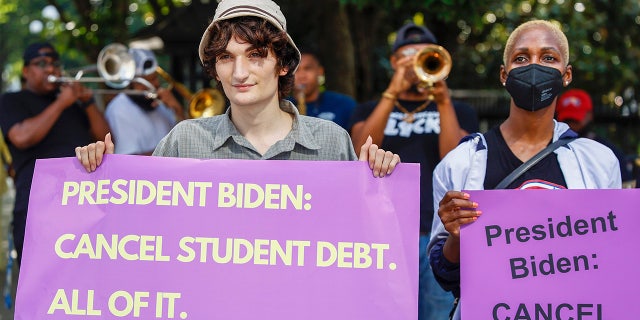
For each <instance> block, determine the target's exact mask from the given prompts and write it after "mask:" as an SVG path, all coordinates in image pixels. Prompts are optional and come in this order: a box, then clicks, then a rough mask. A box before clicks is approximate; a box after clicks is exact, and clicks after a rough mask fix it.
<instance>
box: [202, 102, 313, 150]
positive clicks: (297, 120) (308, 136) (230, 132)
mask: <svg viewBox="0 0 640 320" xmlns="http://www.w3.org/2000/svg"><path fill="white" fill-rule="evenodd" d="M280 109H281V110H282V111H284V112H287V113H290V114H292V115H293V128H292V129H291V132H289V134H288V135H287V137H286V138H285V139H284V142H285V144H286V148H287V149H289V150H293V148H294V146H295V144H296V143H297V144H299V145H301V146H303V147H305V148H307V149H310V150H318V149H320V144H319V143H318V142H317V141H316V139H315V138H314V136H313V134H312V133H311V131H310V130H309V128H308V127H307V126H306V125H301V124H304V123H305V122H304V120H302V119H303V118H302V117H301V116H300V114H299V113H298V108H296V107H295V106H294V105H293V103H292V102H291V101H289V100H286V99H282V100H280ZM220 117H221V119H220V121H221V124H220V126H219V127H218V129H217V130H216V132H215V135H214V137H213V141H214V142H213V148H214V150H216V149H218V148H220V147H221V146H222V145H223V144H224V143H225V142H226V141H227V140H228V139H229V138H232V137H234V136H241V134H240V132H238V129H237V128H236V126H235V125H234V124H233V122H231V108H227V111H225V113H224V114H222V115H220Z"/></svg>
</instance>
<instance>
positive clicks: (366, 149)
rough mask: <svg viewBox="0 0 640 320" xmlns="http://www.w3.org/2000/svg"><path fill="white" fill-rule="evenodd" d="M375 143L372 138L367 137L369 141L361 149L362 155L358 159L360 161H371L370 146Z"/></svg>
mask: <svg viewBox="0 0 640 320" xmlns="http://www.w3.org/2000/svg"><path fill="white" fill-rule="evenodd" d="M372 143H373V138H371V136H368V137H367V141H365V142H364V144H363V145H362V146H361V147H360V155H359V157H358V160H359V161H367V160H368V159H369V146H371V144H372Z"/></svg>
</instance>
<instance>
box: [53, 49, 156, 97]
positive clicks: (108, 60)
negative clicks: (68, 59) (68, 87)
mask: <svg viewBox="0 0 640 320" xmlns="http://www.w3.org/2000/svg"><path fill="white" fill-rule="evenodd" d="M95 71H97V72H98V74H99V75H100V77H87V76H84V74H85V73H88V72H95ZM135 73H136V64H135V60H134V59H133V57H132V56H131V54H130V53H129V51H128V49H127V47H126V46H124V45H123V44H120V43H112V44H109V45H107V46H105V47H104V48H103V49H102V50H100V53H99V54H98V61H97V62H96V64H95V65H90V66H87V67H83V68H80V69H79V70H78V71H77V72H76V74H75V76H73V77H57V76H54V75H49V77H48V78H47V81H49V82H55V83H70V82H92V83H105V84H106V85H107V86H109V87H111V88H114V90H109V89H93V92H94V93H98V94H99V93H119V92H124V93H127V94H141V95H144V96H146V97H147V98H149V99H155V98H157V96H158V95H157V94H156V88H155V87H154V86H153V85H152V84H151V83H150V82H149V81H147V80H146V79H144V78H140V77H136V76H135ZM131 82H136V83H140V84H142V85H144V86H145V87H146V88H147V89H146V90H131V89H124V88H126V87H127V86H128V85H129V84H130V83H131Z"/></svg>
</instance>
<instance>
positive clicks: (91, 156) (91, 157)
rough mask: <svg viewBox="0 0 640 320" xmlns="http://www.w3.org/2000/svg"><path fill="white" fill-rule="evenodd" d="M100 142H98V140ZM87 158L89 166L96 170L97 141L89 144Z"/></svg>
mask: <svg viewBox="0 0 640 320" xmlns="http://www.w3.org/2000/svg"><path fill="white" fill-rule="evenodd" d="M97 143H98V142H97ZM87 158H88V161H89V168H90V169H91V171H92V172H93V171H95V170H96V168H97V164H96V143H91V144H89V145H88V146H87Z"/></svg>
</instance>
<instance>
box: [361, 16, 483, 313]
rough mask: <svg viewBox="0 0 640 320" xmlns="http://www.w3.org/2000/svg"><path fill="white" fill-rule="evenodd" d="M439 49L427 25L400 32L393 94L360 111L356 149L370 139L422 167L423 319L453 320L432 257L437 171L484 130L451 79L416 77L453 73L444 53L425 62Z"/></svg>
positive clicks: (393, 56) (390, 91)
mask: <svg viewBox="0 0 640 320" xmlns="http://www.w3.org/2000/svg"><path fill="white" fill-rule="evenodd" d="M436 44H437V41H436V37H435V36H434V35H433V34H432V33H431V31H430V30H429V29H427V28H426V27H424V26H418V25H415V24H413V23H409V24H406V25H405V26H403V27H402V28H400V29H399V30H398V32H397V34H396V39H395V42H394V44H393V47H392V54H391V57H390V62H391V66H392V68H393V70H394V74H393V77H392V78H391V81H390V83H389V85H388V87H387V90H386V91H384V93H382V97H381V98H380V100H378V101H372V102H368V103H364V104H362V105H359V106H358V107H357V108H356V110H355V112H354V117H353V121H352V122H353V123H354V124H353V126H352V127H351V137H352V139H353V144H354V145H361V144H362V143H363V142H364V141H365V139H366V138H367V136H369V135H370V136H371V137H372V138H373V143H375V144H378V145H380V147H381V148H383V149H385V150H389V151H391V152H394V153H397V154H398V155H400V158H402V161H406V162H414V163H415V162H417V163H420V172H421V175H420V273H419V276H420V283H419V294H418V299H419V300H418V301H419V303H418V309H419V311H418V312H419V316H418V319H420V320H422V319H448V313H449V310H451V304H452V301H453V297H452V296H451V294H449V293H447V292H445V291H443V290H442V289H441V288H440V287H439V285H438V284H437V283H436V282H435V279H434V277H433V273H432V272H431V269H430V267H429V261H428V257H427V255H426V245H427V243H428V241H429V233H430V231H431V221H432V218H433V211H434V209H433V200H432V199H433V195H432V190H433V188H432V181H431V178H432V171H433V169H434V168H435V166H436V164H438V162H440V159H441V158H442V157H444V155H445V154H447V152H449V151H450V150H452V149H453V148H454V147H455V146H456V145H457V144H458V142H459V141H460V139H461V138H463V137H464V136H465V135H466V134H467V133H469V132H476V131H477V130H478V122H477V118H476V113H475V111H474V110H473V109H472V108H471V107H470V106H469V105H466V104H463V103H459V102H454V101H452V99H451V96H450V95H449V89H448V88H447V84H446V81H445V80H444V78H445V77H446V75H447V74H445V75H444V76H445V77H441V79H439V80H437V81H433V83H428V82H425V81H423V80H422V79H421V77H419V75H418V74H417V72H416V69H417V68H416V67H419V68H424V69H426V70H424V71H425V73H429V72H432V70H434V72H436V73H437V72H440V70H449V67H450V65H447V63H449V64H450V61H448V60H445V59H441V58H440V57H445V56H446V57H448V56H449V55H448V53H445V52H444V51H442V50H443V49H435V50H434V51H433V52H432V53H431V54H430V55H428V56H427V58H424V59H423V58H422V57H423V56H422V53H423V52H424V50H425V49H427V48H431V47H438V46H435V45H436ZM438 48H439V47H438ZM420 71H422V69H420ZM447 72H448V71H447ZM421 73H422V72H421ZM436 78H437V77H436Z"/></svg>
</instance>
